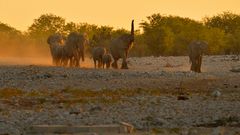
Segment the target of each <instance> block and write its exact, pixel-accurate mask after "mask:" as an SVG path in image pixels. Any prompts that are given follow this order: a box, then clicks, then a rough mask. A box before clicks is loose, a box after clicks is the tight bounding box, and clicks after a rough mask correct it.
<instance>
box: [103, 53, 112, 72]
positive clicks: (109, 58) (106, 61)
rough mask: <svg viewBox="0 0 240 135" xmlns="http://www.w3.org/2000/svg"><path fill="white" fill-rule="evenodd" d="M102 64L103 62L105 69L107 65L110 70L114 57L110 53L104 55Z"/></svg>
mask: <svg viewBox="0 0 240 135" xmlns="http://www.w3.org/2000/svg"><path fill="white" fill-rule="evenodd" d="M102 62H103V68H104V67H105V65H106V68H107V69H109V68H110V65H111V62H112V56H111V55H110V54H109V53H106V54H104V55H103V58H102Z"/></svg>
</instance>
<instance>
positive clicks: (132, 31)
mask: <svg viewBox="0 0 240 135" xmlns="http://www.w3.org/2000/svg"><path fill="white" fill-rule="evenodd" d="M131 36H132V42H134V20H132V27H131Z"/></svg>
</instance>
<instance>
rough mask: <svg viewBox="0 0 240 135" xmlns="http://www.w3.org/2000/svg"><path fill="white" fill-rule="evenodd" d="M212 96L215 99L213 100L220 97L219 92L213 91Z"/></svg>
mask: <svg viewBox="0 0 240 135" xmlns="http://www.w3.org/2000/svg"><path fill="white" fill-rule="evenodd" d="M212 96H213V97H215V98H217V97H220V96H221V92H220V90H214V91H213V92H212Z"/></svg>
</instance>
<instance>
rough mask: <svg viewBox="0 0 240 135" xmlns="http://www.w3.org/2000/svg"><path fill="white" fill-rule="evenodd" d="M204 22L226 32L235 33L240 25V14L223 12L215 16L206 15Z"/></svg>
mask: <svg viewBox="0 0 240 135" xmlns="http://www.w3.org/2000/svg"><path fill="white" fill-rule="evenodd" d="M203 21H204V23H205V25H206V26H208V27H216V28H220V29H222V30H224V31H225V32H226V33H234V31H235V30H236V29H238V27H240V15H238V14H234V13H231V12H223V13H222V14H218V15H216V16H213V17H205V18H204V19H203Z"/></svg>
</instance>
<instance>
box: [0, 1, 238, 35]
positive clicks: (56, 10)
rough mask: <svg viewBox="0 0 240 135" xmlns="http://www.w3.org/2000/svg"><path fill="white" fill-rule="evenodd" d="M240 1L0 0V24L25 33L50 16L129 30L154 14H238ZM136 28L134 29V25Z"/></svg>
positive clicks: (198, 17) (197, 17)
mask: <svg viewBox="0 0 240 135" xmlns="http://www.w3.org/2000/svg"><path fill="white" fill-rule="evenodd" d="M239 7H240V0H0V22H2V23H6V24H9V25H10V26H12V27H15V28H16V29H18V30H22V31H26V30H27V29H28V27H29V26H30V25H31V24H32V23H33V20H34V19H36V18H38V17H39V16H40V15H42V14H46V13H52V14H55V15H58V16H61V17H63V18H65V19H66V21H67V22H70V21H72V22H75V23H78V22H79V23H80V22H82V23H83V22H87V23H89V24H96V25H107V26H113V27H114V28H125V29H130V23H131V20H132V19H135V22H136V25H137V24H138V23H141V22H142V20H147V19H146V17H147V16H150V15H152V14H154V13H160V14H163V15H177V16H181V17H189V18H191V19H195V20H201V19H202V18H203V17H205V16H212V15H216V14H218V13H222V12H223V11H231V12H233V13H237V14H240V8H239ZM137 27H138V25H137Z"/></svg>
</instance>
